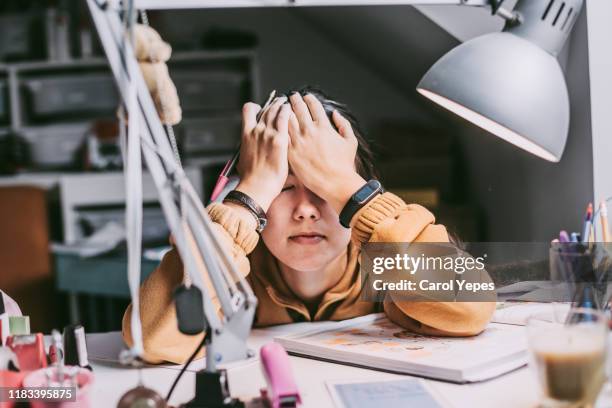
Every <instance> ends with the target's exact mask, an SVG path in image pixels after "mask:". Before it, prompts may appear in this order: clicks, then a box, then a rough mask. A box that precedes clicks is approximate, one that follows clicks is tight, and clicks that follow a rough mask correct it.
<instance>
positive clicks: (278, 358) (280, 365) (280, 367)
mask: <svg viewBox="0 0 612 408" xmlns="http://www.w3.org/2000/svg"><path fill="white" fill-rule="evenodd" d="M259 354H260V359H261V365H262V368H263V372H264V375H265V377H266V382H267V383H268V390H267V392H266V393H263V392H262V395H263V396H264V397H265V398H267V400H268V403H269V404H270V407H272V408H280V407H283V408H286V407H297V406H298V405H299V404H301V403H302V399H301V397H300V391H299V390H298V388H297V385H295V381H294V379H293V373H292V372H291V364H290V363H289V355H288V354H287V352H286V351H285V349H284V348H283V346H281V345H280V344H278V343H275V342H271V343H268V344H266V345H265V346H263V347H262V348H261V351H260V352H259Z"/></svg>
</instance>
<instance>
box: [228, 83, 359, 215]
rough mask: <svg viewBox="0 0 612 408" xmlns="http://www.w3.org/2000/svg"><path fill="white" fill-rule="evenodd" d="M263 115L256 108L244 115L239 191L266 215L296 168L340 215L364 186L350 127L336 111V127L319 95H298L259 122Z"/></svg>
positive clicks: (279, 103)
mask: <svg viewBox="0 0 612 408" xmlns="http://www.w3.org/2000/svg"><path fill="white" fill-rule="evenodd" d="M260 110H261V108H260V107H259V105H256V104H253V103H247V104H246V105H245V106H244V109H243V129H242V144H241V148H240V161H239V163H238V171H239V173H240V175H241V182H240V184H239V186H238V189H239V190H241V191H243V192H245V193H246V194H248V195H250V196H251V197H252V198H253V199H255V200H256V201H257V202H258V203H259V205H261V206H262V208H263V209H264V210H267V209H268V207H269V205H270V203H271V202H272V201H273V200H274V198H275V197H276V196H277V195H278V194H279V193H280V192H281V190H282V188H283V184H284V183H285V180H286V178H287V175H288V170H289V167H291V170H292V172H293V174H294V175H295V177H297V179H298V180H300V182H302V183H303V184H304V186H305V187H306V188H308V189H309V190H310V191H312V192H313V193H314V194H316V195H317V196H319V197H321V198H322V199H324V200H325V201H327V202H329V203H330V204H331V205H332V207H333V208H334V210H336V212H339V211H340V210H341V209H342V206H343V205H344V203H345V202H346V201H347V200H348V197H350V195H351V194H352V193H354V192H355V191H356V190H357V189H358V188H359V187H361V185H363V184H365V180H363V178H362V177H361V176H359V175H358V174H357V172H356V170H355V155H356V152H357V145H358V143H357V139H356V137H355V135H354V133H353V130H352V128H351V125H350V122H349V121H348V120H347V119H346V118H344V117H342V115H340V113H338V112H337V111H334V112H333V114H332V120H333V122H334V125H335V127H334V126H333V125H332V123H331V122H330V120H329V118H328V116H327V113H326V112H325V109H324V107H323V105H322V104H321V102H320V101H319V100H318V99H317V98H316V97H315V96H314V95H311V94H307V95H305V96H304V97H302V96H301V95H300V94H299V93H297V92H296V93H294V94H293V95H291V96H290V97H289V100H287V98H286V97H280V98H277V99H276V100H275V101H274V102H273V103H272V104H271V105H270V106H269V107H268V108H267V109H266V111H265V112H263V114H262V115H261V118H260V119H259V121H257V114H258V112H259V111H260ZM336 129H337V130H336Z"/></svg>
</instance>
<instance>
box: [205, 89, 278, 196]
mask: <svg viewBox="0 0 612 408" xmlns="http://www.w3.org/2000/svg"><path fill="white" fill-rule="evenodd" d="M275 95H276V90H274V91H272V92H270V96H269V97H268V100H267V101H266V103H265V104H264V106H263V108H261V110H260V111H259V113H258V114H257V118H256V119H257V121H258V122H259V119H261V115H262V114H263V112H264V111H265V110H266V108H267V107H268V106H270V104H271V103H272V101H273V100H274V96H275ZM239 156H240V146H239V147H238V150H236V153H234V155H233V156H232V158H231V159H229V161H228V162H227V163H225V166H224V167H223V170H221V174H219V178H217V182H216V183H215V188H213V191H212V194H211V195H210V201H215V200H216V199H217V197H219V194H221V192H222V191H223V189H224V188H225V186H226V185H227V182H228V181H229V177H228V176H229V175H230V173H231V172H232V170H234V167H236V163H237V162H238V157H239Z"/></svg>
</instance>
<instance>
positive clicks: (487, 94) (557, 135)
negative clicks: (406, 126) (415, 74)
mask: <svg viewBox="0 0 612 408" xmlns="http://www.w3.org/2000/svg"><path fill="white" fill-rule="evenodd" d="M417 91H418V92H419V93H421V94H422V95H424V96H425V97H427V98H429V99H431V100H432V101H434V102H436V103H438V104H439V105H442V106H443V107H445V108H446V109H448V110H450V111H452V112H454V113H456V114H458V115H460V116H462V117H463V118H465V119H467V120H468V121H470V122H472V123H474V124H476V125H478V126H480V127H481V128H483V129H485V130H487V131H489V132H491V133H493V134H495V135H497V136H499V137H500V138H502V139H504V140H506V141H508V142H510V143H512V144H514V145H516V146H518V147H520V148H522V149H524V150H526V151H528V152H530V153H532V154H534V155H537V156H539V157H542V158H543V159H546V160H549V161H552V162H558V161H559V160H560V159H561V156H562V154H563V150H564V148H565V142H566V140H567V133H568V128H569V114H570V112H569V97H568V93H567V86H566V84H565V78H564V76H563V72H562V71H561V67H560V66H559V63H558V62H557V60H556V58H555V57H553V56H552V55H551V54H549V53H548V52H546V51H544V50H543V49H542V48H540V47H539V46H537V45H535V44H533V43H531V42H529V41H527V40H525V39H523V38H521V37H519V36H516V35H514V34H511V33H507V32H501V33H493V34H486V35H483V36H481V37H478V38H475V39H473V40H470V41H467V42H465V43H463V44H461V45H459V46H458V47H456V48H454V49H453V50H451V51H450V52H448V53H447V54H446V55H444V56H443V57H442V58H441V59H440V60H438V62H436V63H435V64H434V65H433V66H432V67H431V68H430V69H429V71H428V72H427V73H426V74H425V76H424V77H423V78H422V79H421V82H420V83H419V85H418V86H417Z"/></svg>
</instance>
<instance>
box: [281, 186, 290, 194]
mask: <svg viewBox="0 0 612 408" xmlns="http://www.w3.org/2000/svg"><path fill="white" fill-rule="evenodd" d="M292 188H293V186H286V187H283V189H282V190H281V193H282V192H284V191H287V190H290V189H292Z"/></svg>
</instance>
